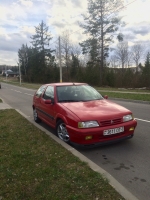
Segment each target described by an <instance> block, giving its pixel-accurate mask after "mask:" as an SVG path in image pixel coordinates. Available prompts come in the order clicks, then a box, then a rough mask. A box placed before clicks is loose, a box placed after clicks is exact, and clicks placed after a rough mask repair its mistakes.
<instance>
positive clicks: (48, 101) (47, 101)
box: [45, 99, 54, 104]
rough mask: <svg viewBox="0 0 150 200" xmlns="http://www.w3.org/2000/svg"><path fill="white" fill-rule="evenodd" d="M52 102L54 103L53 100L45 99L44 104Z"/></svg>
mask: <svg viewBox="0 0 150 200" xmlns="http://www.w3.org/2000/svg"><path fill="white" fill-rule="evenodd" d="M53 103H54V100H52V99H46V100H45V104H53Z"/></svg>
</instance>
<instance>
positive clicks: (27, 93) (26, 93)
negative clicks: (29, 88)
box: [24, 93, 34, 97]
mask: <svg viewBox="0 0 150 200" xmlns="http://www.w3.org/2000/svg"><path fill="white" fill-rule="evenodd" d="M24 94H26V95H29V96H32V97H33V96H34V95H33V94H28V93H24Z"/></svg>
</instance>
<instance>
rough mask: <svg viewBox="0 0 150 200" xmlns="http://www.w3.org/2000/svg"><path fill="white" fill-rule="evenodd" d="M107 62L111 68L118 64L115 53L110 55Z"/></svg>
mask: <svg viewBox="0 0 150 200" xmlns="http://www.w3.org/2000/svg"><path fill="white" fill-rule="evenodd" d="M109 64H110V66H111V67H112V68H115V67H117V66H118V59H117V57H116V55H111V56H110V59H109Z"/></svg>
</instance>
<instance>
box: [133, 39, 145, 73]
mask: <svg viewBox="0 0 150 200" xmlns="http://www.w3.org/2000/svg"><path fill="white" fill-rule="evenodd" d="M131 51H132V59H133V61H134V62H135V65H136V71H138V65H139V62H140V60H141V58H142V56H143V54H144V47H143V45H142V44H141V43H136V44H134V45H133V46H132V48H131Z"/></svg>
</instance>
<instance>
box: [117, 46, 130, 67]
mask: <svg viewBox="0 0 150 200" xmlns="http://www.w3.org/2000/svg"><path fill="white" fill-rule="evenodd" d="M128 55H129V50H128V42H119V43H118V45H117V48H116V50H115V56H116V58H117V60H118V61H119V62H121V66H122V68H124V67H125V64H126V63H127V61H128Z"/></svg>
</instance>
